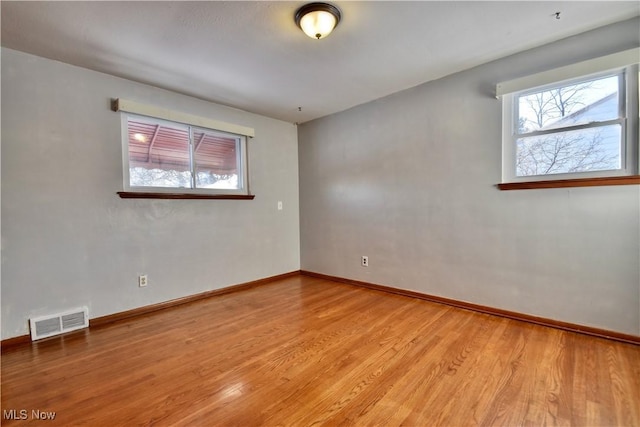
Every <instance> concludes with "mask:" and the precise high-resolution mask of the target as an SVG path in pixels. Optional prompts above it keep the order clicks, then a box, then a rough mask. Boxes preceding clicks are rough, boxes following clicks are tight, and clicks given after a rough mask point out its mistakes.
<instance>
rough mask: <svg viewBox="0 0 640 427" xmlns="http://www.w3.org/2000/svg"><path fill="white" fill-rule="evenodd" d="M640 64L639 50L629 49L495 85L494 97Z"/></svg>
mask: <svg viewBox="0 0 640 427" xmlns="http://www.w3.org/2000/svg"><path fill="white" fill-rule="evenodd" d="M638 62H640V48H635V49H629V50H625V51H621V52H617V53H613V54H611V55H606V56H601V57H599V58H594V59H589V60H587V61H582V62H578V63H576V64H571V65H567V66H565V67H560V68H556V69H553V70H549V71H543V72H542V73H537V74H532V75H530V76H525V77H521V78H518V79H514V80H509V81H506V82H501V83H498V84H497V85H496V97H500V96H502V95H506V94H508V93H514V92H519V91H521V90H525V89H532V88H538V87H541V86H545V85H548V84H551V83H557V82H561V81H563V80H569V79H574V78H576V77H580V76H588V75H590V74H596V73H601V72H604V71H610V70H615V69H617V68H623V67H626V66H628V65H632V64H637V63H638Z"/></svg>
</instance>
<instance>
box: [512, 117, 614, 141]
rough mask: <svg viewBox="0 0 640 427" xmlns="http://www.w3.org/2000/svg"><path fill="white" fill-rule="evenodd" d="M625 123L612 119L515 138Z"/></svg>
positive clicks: (520, 135)
mask: <svg viewBox="0 0 640 427" xmlns="http://www.w3.org/2000/svg"><path fill="white" fill-rule="evenodd" d="M623 121H624V119H623V118H617V119H612V120H605V121H602V122H591V123H584V124H580V125H573V126H564V127H558V128H553V129H545V130H537V131H534V132H527V133H516V134H515V135H514V136H515V138H516V139H518V138H526V137H530V136H540V135H549V134H553V133H561V132H569V131H572V130H580V129H590V128H596V127H604V126H610V125H616V124H620V125H621V124H622V122H623Z"/></svg>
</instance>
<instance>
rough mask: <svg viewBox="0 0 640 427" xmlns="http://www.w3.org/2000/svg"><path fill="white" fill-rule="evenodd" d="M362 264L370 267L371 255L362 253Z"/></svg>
mask: <svg viewBox="0 0 640 427" xmlns="http://www.w3.org/2000/svg"><path fill="white" fill-rule="evenodd" d="M362 266H363V267H369V257H368V256H366V255H362Z"/></svg>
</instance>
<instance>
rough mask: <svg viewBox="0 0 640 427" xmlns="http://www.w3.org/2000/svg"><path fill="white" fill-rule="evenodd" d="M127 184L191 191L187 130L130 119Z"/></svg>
mask: <svg viewBox="0 0 640 427" xmlns="http://www.w3.org/2000/svg"><path fill="white" fill-rule="evenodd" d="M128 131H129V185H131V186H132V187H170V188H191V172H190V169H189V130H188V128H186V127H184V128H183V127H179V126H171V125H168V124H165V123H160V122H158V123H149V122H145V121H142V120H136V119H133V118H130V119H129V120H128Z"/></svg>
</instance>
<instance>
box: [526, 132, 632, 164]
mask: <svg viewBox="0 0 640 427" xmlns="http://www.w3.org/2000/svg"><path fill="white" fill-rule="evenodd" d="M620 141H621V126H620V125H618V124H615V125H610V126H602V127H595V128H587V129H580V130H574V131H569V132H558V133H553V134H547V135H538V136H531V137H524V138H518V139H517V140H516V176H532V175H546V174H557V173H572V172H590V171H603V170H616V169H621V164H622V155H621V144H620Z"/></svg>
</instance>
